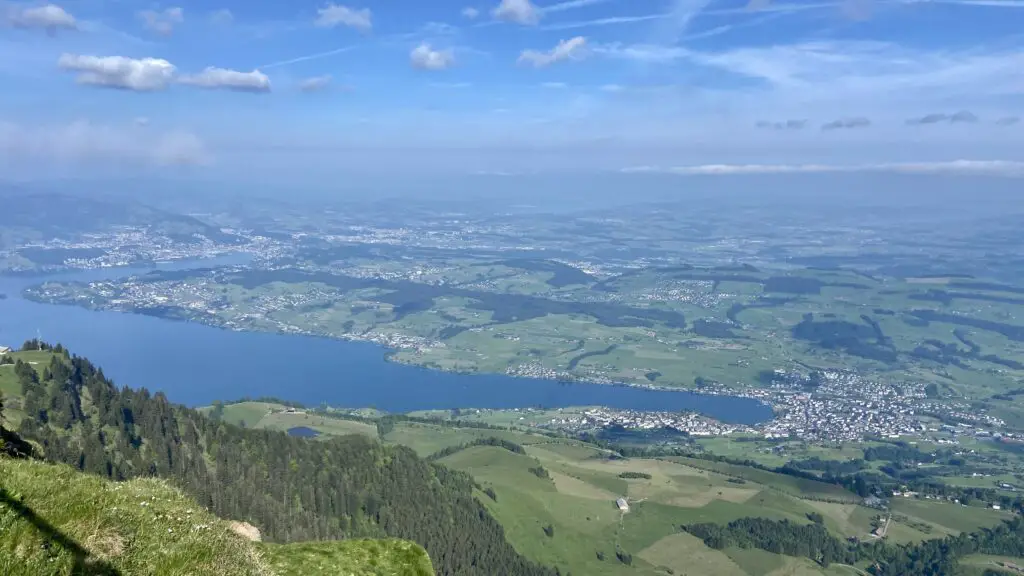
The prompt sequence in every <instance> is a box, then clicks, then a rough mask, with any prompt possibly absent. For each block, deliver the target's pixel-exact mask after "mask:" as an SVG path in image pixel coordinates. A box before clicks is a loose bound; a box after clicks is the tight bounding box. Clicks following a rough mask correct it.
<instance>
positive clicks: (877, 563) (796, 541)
mask: <svg viewBox="0 0 1024 576" xmlns="http://www.w3.org/2000/svg"><path fill="white" fill-rule="evenodd" d="M680 528H681V529H682V530H684V531H685V532H688V533H690V534H693V535H694V536H696V537H698V538H700V539H702V540H703V541H704V544H706V545H707V546H708V547H710V548H714V549H718V550H721V549H723V548H728V547H730V546H738V547H740V548H759V549H761V550H766V551H768V552H772V553H775V554H785V555H787V556H798V557H806V558H810V559H811V560H814V561H815V562H817V563H819V564H820V565H822V566H828V565H829V564H832V563H843V564H855V563H858V562H864V561H868V562H871V563H872V567H871V569H870V571H871V572H872V573H873V574H876V575H878V576H944V575H948V574H955V573H956V565H957V561H958V560H959V559H960V558H962V557H964V556H967V555H969V554H991V555H995V556H1014V557H1024V520H1022V519H1021V518H1019V517H1017V518H1014V519H1012V520H1008V521H1006V522H1004V523H1003V524H1001V525H999V526H996V527H994V528H983V529H981V530H979V531H978V532H974V533H966V532H965V533H962V534H960V535H959V536H948V537H946V538H942V539H934V540H926V541H924V542H921V543H919V544H910V545H889V544H886V543H884V542H881V541H874V542H846V541H843V540H840V539H839V538H836V537H835V536H833V535H832V534H830V533H829V532H828V530H826V529H825V527H824V526H822V525H821V524H820V523H812V524H797V523H794V522H790V521H788V520H782V521H777V520H768V519H765V518H741V519H739V520H734V521H732V522H729V523H728V524H726V525H719V524H691V525H688V526H681V527H680Z"/></svg>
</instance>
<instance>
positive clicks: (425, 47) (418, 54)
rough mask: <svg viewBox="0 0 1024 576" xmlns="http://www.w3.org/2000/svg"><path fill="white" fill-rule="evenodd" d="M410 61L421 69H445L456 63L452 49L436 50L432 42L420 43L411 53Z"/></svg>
mask: <svg viewBox="0 0 1024 576" xmlns="http://www.w3.org/2000/svg"><path fill="white" fill-rule="evenodd" d="M409 61H410V62H411V63H412V65H413V67H414V68H419V69H420V70H445V69H447V68H450V67H451V66H452V65H453V64H455V53H453V52H452V51H451V50H434V49H433V48H432V47H431V46H430V44H426V43H423V44H420V45H419V46H417V47H415V48H413V50H412V52H410V53H409Z"/></svg>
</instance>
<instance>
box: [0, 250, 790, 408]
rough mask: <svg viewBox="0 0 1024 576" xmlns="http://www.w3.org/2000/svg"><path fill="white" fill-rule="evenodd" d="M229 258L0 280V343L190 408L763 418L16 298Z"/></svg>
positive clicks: (695, 399) (305, 339) (716, 402)
mask: <svg viewBox="0 0 1024 576" xmlns="http://www.w3.org/2000/svg"><path fill="white" fill-rule="evenodd" d="M235 262H237V259H234V261H233V260H232V259H230V258H229V259H226V260H206V261H192V262H177V263H173V264H168V265H155V266H152V267H141V268H105V269H96V270H84V271H75V272H66V273H59V274H50V275H46V276H0V293H4V294H6V295H7V298H6V299H0V346H11V347H18V346H20V345H21V343H22V342H23V341H25V340H27V339H29V338H34V337H36V336H37V334H38V335H39V336H41V337H42V339H43V340H44V341H47V342H51V343H57V342H60V343H61V344H63V345H65V346H66V347H68V348H69V349H70V350H71V351H72V352H73V353H75V354H78V355H80V356H84V357H87V358H89V359H90V360H92V361H93V363H95V364H97V365H98V366H100V367H102V368H103V371H104V373H105V374H106V375H107V376H108V377H110V378H111V379H113V380H114V382H115V383H116V384H118V385H127V386H131V387H133V388H141V387H145V388H148V389H149V390H150V391H154V392H155V391H162V392H164V393H165V394H166V395H167V397H168V398H169V399H170V400H172V401H174V402H180V403H183V404H186V405H189V406H202V405H208V404H210V403H212V402H213V401H214V400H225V401H228V400H236V399H239V398H242V397H252V398H256V397H260V396H274V397H277V398H283V399H287V400H291V401H295V402H301V403H303V404H306V405H319V404H321V403H327V404H329V405H331V406H343V407H350V408H356V407H374V408H377V409H380V410H385V411H388V412H409V411H413V410H430V409H450V408H523V407H536V406H543V407H545V408H561V407H567V406H608V407H611V408H620V409H634V410H658V411H682V410H691V411H696V412H700V413H703V414H706V415H708V416H711V417H714V418H717V419H719V420H722V421H723V422H731V423H739V424H755V423H758V422H762V421H765V420H768V419H770V418H771V417H772V412H771V409H770V408H769V407H768V406H766V405H765V404H763V403H762V402H760V401H757V400H754V399H750V398H740V397H733V396H712V395H704V394H694V393H690V392H675V391H661V390H649V389H643V388H635V387H627V386H607V385H598V384H581V383H577V384H565V383H560V382H555V381H552V380H542V379H530V378H513V377H510V376H505V375H501V374H473V375H467V374H455V373H449V372H440V371H435V370H428V369H424V368H417V367H413V366H406V365H401V364H395V363H392V362H388V361H387V360H386V359H385V354H386V352H387V350H386V349H384V348H381V347H380V346H377V345H374V344H369V343H364V342H347V341H342V340H334V339H329V338H317V337H311V336H296V335H283V334H271V333H261V332H233V331H230V330H224V329H220V328H214V327H211V326H205V325H202V324H198V323H194V322H182V321H176V320H168V319H163V318H156V317H152V316H144V315H138V314H128V313H121V312H109V311H101V312H97V311H91V310H86V309H84V308H79V307H76V306H60V305H52V304H41V303H37V302H31V301H29V300H26V299H24V298H22V296H21V293H22V291H23V290H24V289H25V288H26V287H28V286H31V285H34V284H38V283H41V282H44V281H91V280H100V279H110V278H120V277H125V276H130V275H133V274H145V273H147V272H150V271H152V270H156V269H161V270H167V269H189V268H198V267H207V266H214V265H220V264H225V263H235Z"/></svg>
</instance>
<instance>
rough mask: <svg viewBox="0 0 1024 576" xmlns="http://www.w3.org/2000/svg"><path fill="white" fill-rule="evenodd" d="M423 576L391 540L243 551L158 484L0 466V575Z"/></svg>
mask: <svg viewBox="0 0 1024 576" xmlns="http://www.w3.org/2000/svg"><path fill="white" fill-rule="evenodd" d="M300 567H301V573H302V574H303V575H304V576H314V575H317V574H332V575H334V574H341V575H346V576H348V575H353V576H355V575H359V576H363V575H374V576H377V575H380V576H428V575H430V574H433V569H432V568H431V566H430V560H429V559H428V558H427V554H426V552H425V551H424V550H423V549H422V548H420V547H419V546H417V545H416V544H413V543H409V542H403V541H397V540H351V541H339V542H322V543H309V544H305V543H300V544H291V545H284V546H272V545H264V544H259V543H254V542H250V541H249V540H247V539H246V538H244V537H242V536H240V535H238V534H236V533H235V532H233V531H232V530H231V528H230V525H229V523H228V522H227V521H224V520H221V519H219V518H216V517H215V516H213V515H211V514H210V513H209V512H207V511H206V510H203V509H201V508H200V507H199V506H197V505H196V503H195V502H194V501H193V500H191V499H190V498H188V497H187V496H185V495H184V493H182V492H181V491H180V490H178V489H176V488H173V487H171V486H170V485H169V484H167V483H166V482H164V481H162V480H155V479H137V480H131V481H128V482H109V481H106V480H103V479H100V478H99V477H96V476H92V475H88V474H83V473H80V472H76V471H75V470H73V469H71V468H69V467H67V466H55V465H51V464H44V463H40V462H35V461H30V460H12V459H8V458H2V457H0V574H4V575H7V576H22V575H24V576H30V575H31V576H35V575H38V574H67V573H84V574H161V575H172V574H181V575H186V574H187V575H190V576H191V575H196V576H200V575H204V574H210V575H217V576H236V575H266V576H272V575H275V574H280V575H282V576H283V575H287V574H298V573H300V572H299V569H300Z"/></svg>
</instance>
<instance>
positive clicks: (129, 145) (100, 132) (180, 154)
mask: <svg viewBox="0 0 1024 576" xmlns="http://www.w3.org/2000/svg"><path fill="white" fill-rule="evenodd" d="M136 124H138V123H136ZM0 157H3V158H4V159H5V160H8V159H9V160H12V161H23V160H29V161H41V162H46V163H56V164H63V163H68V162H78V163H84V164H87V165H98V164H105V163H112V164H114V166H120V163H121V162H124V161H130V162H136V163H139V164H143V165H146V164H148V165H159V166H175V165H197V164H198V165H202V164H208V163H210V162H211V160H212V158H211V157H210V154H209V152H208V151H207V148H206V146H205V144H204V143H203V141H202V140H201V139H200V138H199V137H198V136H196V135H195V134H192V133H191V132H187V131H180V130H176V131H170V132H151V131H150V130H148V129H146V128H145V127H144V126H142V125H136V126H116V125H102V124H96V123H93V122H89V121H85V120H79V121H76V122H71V123H70V124H65V125H49V126H33V127H29V126H24V125H21V124H18V123H14V122H5V121H3V120H0Z"/></svg>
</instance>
